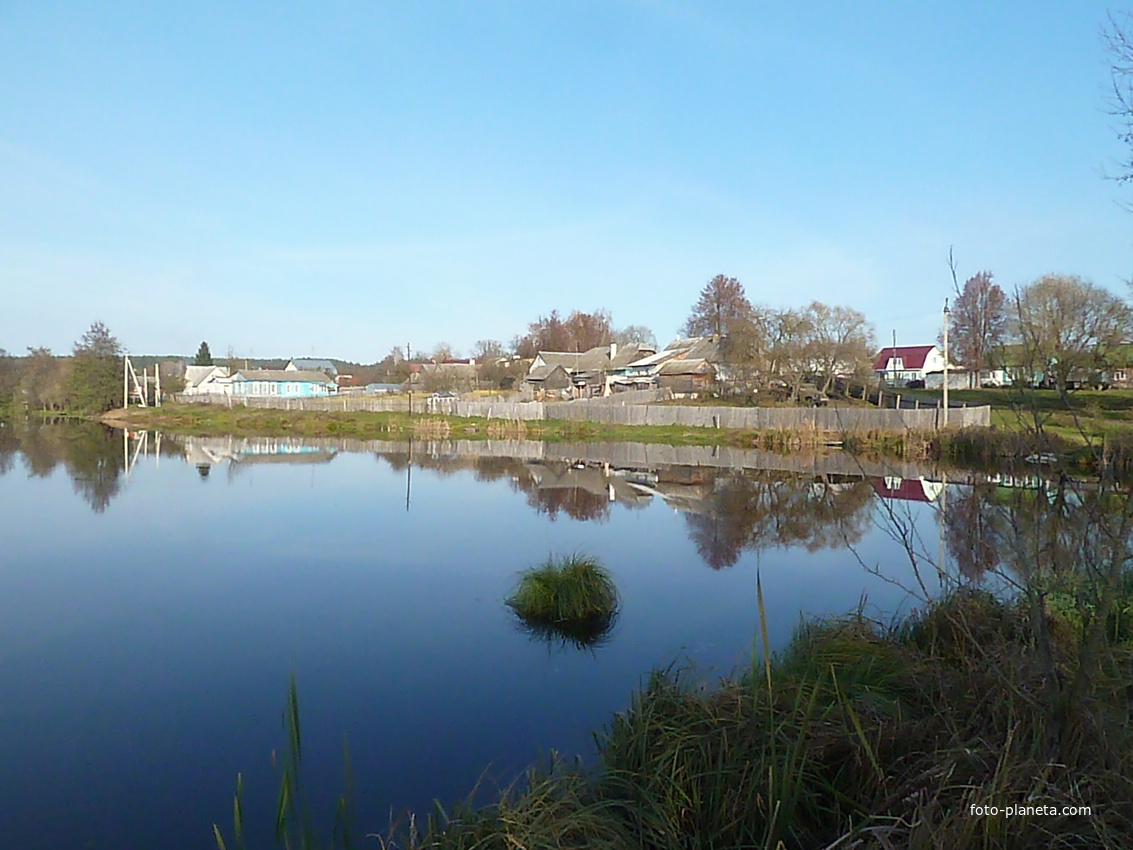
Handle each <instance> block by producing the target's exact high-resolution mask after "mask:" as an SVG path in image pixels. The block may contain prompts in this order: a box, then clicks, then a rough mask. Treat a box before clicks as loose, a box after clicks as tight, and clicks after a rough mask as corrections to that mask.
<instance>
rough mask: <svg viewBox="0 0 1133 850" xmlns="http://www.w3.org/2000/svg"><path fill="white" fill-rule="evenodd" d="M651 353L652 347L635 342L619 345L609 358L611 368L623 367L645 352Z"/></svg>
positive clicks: (644, 354)
mask: <svg viewBox="0 0 1133 850" xmlns="http://www.w3.org/2000/svg"><path fill="white" fill-rule="evenodd" d="M652 353H653V347H652V346H650V345H644V344H643V343H640V342H635V343H632V344H630V345H619V346H618V350H617V351H616V352H615V354H614V357H613V359H612V360H610V368H611V369H624V368H626V367H627V366H629V364H631V363H633V362H634V361H635V360H640V359H641V358H642V357H645V356H646V355H647V354H652Z"/></svg>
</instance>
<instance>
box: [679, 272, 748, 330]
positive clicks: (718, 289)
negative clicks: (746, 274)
mask: <svg viewBox="0 0 1133 850" xmlns="http://www.w3.org/2000/svg"><path fill="white" fill-rule="evenodd" d="M751 313H752V306H751V302H750V301H748V300H747V295H746V294H745V293H744V287H743V284H742V283H740V282H739V281H738V280H736V279H735V278H734V277H727V276H725V275H722V274H718V275H716V276H715V277H714V278H712V280H710V281H708V283H707V284H705V286H704V288H703V289H702V290H700V297H699V298H698V299H697V301H696V303H695V304H694V305H693V307H692V313H690V314H689V317H688V320H687V321H686V322H685V324H684V332H685V333H686V334H687V335H688V336H708V335H710V334H717V335H719V336H725V335H727V334H728V332H729V330H730V328H731V326H732V325H733V323H735V322H737V321H744V320H747V319H750V318H751Z"/></svg>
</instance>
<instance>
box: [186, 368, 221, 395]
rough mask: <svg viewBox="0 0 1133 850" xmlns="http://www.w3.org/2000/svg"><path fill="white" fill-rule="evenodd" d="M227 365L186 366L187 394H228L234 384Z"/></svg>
mask: <svg viewBox="0 0 1133 850" xmlns="http://www.w3.org/2000/svg"><path fill="white" fill-rule="evenodd" d="M227 378H228V368H227V367H226V366H186V367H185V388H184V389H183V390H182V391H181V392H182V393H184V394H185V395H228V394H230V393H231V392H232V384H231V383H230V382H229V381H228V380H227Z"/></svg>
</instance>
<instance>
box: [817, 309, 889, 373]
mask: <svg viewBox="0 0 1133 850" xmlns="http://www.w3.org/2000/svg"><path fill="white" fill-rule="evenodd" d="M806 311H807V313H808V314H809V317H810V326H811V345H810V352H809V354H810V365H811V369H812V371H813V372H814V374H815V376H816V379H818V380H821V381H822V390H823V392H828V391H829V390H830V387H831V385H832V384H833V383H834V379H835V378H837V377H839V376H840V375H842V376H849V375H854V374H858V373H860V372H861V371H863V364H865V365H868V363H869V360H870V358H871V357H872V356H873V353H874V350H875V347H876V342H875V341H874V334H873V328H872V327H871V326H870V324H869V322H867V321H866V317H865V314H864V313H860V312H859V311H857V310H854V309H852V308H850V307H840V306H836V307H830V306H827V305H826V304H823V303H822V302H820V301H812V302H811V304H810V306H809V307H807V310H806Z"/></svg>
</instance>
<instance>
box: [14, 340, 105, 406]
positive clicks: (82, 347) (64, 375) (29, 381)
mask: <svg viewBox="0 0 1133 850" xmlns="http://www.w3.org/2000/svg"><path fill="white" fill-rule="evenodd" d="M122 355H123V351H122V345H121V343H119V341H118V339H117V338H116V337H115V336H114V335H113V334H112V333H111V332H110V330H109V329H108V328H107V327H106V325H104V324H103V323H102V322H94V323H93V324H91V326H90V328H88V329H87V331H86V332H85V333H84V334H83V335H82V336H81V337H80V338H79V339H78V340H77V341H76V342H75V344H74V346H73V347H72V349H71V354H70V355H69V356H63V357H58V356H56V355H54V354H53V353H52V352H51V349H49V348H43V347H39V348H29V349H28V354H27V356H26V357H14V356H12V355H10V354H9V353H8V352H7V351H5V350H4V349H2V348H0V410H2V409H3V408H9V409H11V410H15V411H19V410H26V411H28V412H42V413H77V414H91V413H101V412H103V411H106V410H110V409H111V408H113V407H120V406H121V405H122V369H123V363H122Z"/></svg>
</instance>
